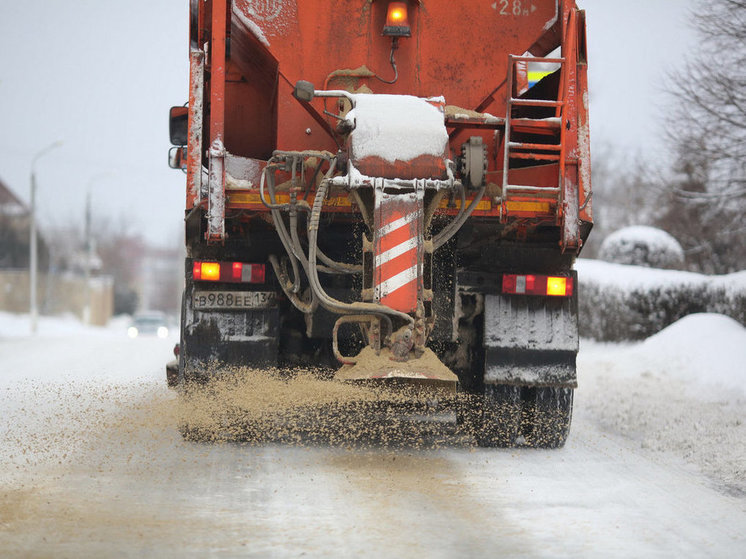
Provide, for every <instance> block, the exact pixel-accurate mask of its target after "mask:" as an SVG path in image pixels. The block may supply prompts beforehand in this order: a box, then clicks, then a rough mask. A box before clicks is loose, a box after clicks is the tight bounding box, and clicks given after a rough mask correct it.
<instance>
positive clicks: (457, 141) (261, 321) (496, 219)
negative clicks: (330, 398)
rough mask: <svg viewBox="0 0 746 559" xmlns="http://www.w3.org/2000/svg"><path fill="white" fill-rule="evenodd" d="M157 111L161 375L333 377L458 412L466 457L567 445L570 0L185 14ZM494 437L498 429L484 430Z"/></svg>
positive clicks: (573, 106) (577, 84) (325, 1)
mask: <svg viewBox="0 0 746 559" xmlns="http://www.w3.org/2000/svg"><path fill="white" fill-rule="evenodd" d="M190 15H191V19H190V21H191V25H190V54H189V56H190V69H191V72H190V90H189V100H188V104H187V105H186V106H182V107H174V108H173V109H172V111H171V139H172V143H173V144H174V147H173V148H172V150H171V152H170V157H169V161H170V164H171V166H172V167H175V168H181V169H183V170H184V171H185V172H186V218H185V222H186V248H187V260H186V267H185V280H186V287H185V291H184V298H183V308H182V317H181V321H182V323H181V343H180V351H179V373H178V376H177V377H176V378H175V380H174V382H176V383H179V384H184V383H188V382H192V381H196V380H200V379H203V378H205V376H206V375H208V370H209V365H210V364H211V363H214V362H221V363H225V364H228V365H236V364H237V365H249V366H258V367H263V366H274V365H280V366H292V365H303V364H314V365H318V364H326V365H332V364H336V366H337V367H338V368H339V369H338V372H337V376H336V378H338V379H339V380H342V381H350V382H351V381H363V380H364V381H367V382H379V381H380V382H387V381H414V382H417V383H420V384H425V385H428V384H432V385H434V386H439V387H441V388H442V387H445V388H450V389H456V387H458V389H459V390H462V391H467V392H470V393H473V394H475V395H476V396H478V397H477V398H474V399H473V400H472V401H474V402H476V403H475V404H474V406H475V409H472V410H469V412H470V413H467V414H464V416H465V417H469V418H470V419H471V420H473V421H476V422H477V424H478V425H477V427H478V428H477V432H478V433H479V435H478V437H479V441H480V443H482V444H484V445H490V446H493V445H501V446H512V445H516V444H526V445H531V446H546V447H555V446H561V445H562V444H564V442H565V439H566V437H567V434H568V431H569V425H570V416H571V412H572V395H573V390H574V388H575V387H576V373H575V356H576V353H577V350H578V327H577V285H576V283H577V278H576V275H575V272H574V271H573V270H572V265H573V262H574V260H575V258H576V256H577V255H578V253H579V252H580V250H581V247H582V245H583V241H584V240H585V239H586V237H587V236H588V234H589V232H590V229H591V227H592V213H591V185H590V153H589V137H588V107H587V100H588V94H587V68H586V48H585V14H584V12H583V11H581V10H578V9H577V7H576V6H575V4H574V2H573V1H571V0H515V1H512V0H511V1H501V2H487V1H485V2H468V3H463V2H445V1H436V0H421V1H403V2H394V1H391V2H388V1H384V0H365V1H362V0H303V2H300V1H296V0H274V1H265V0H262V1H260V0H234V1H233V2H227V1H225V0H204V1H196V0H193V1H192V2H191V8H190ZM498 426H499V428H498Z"/></svg>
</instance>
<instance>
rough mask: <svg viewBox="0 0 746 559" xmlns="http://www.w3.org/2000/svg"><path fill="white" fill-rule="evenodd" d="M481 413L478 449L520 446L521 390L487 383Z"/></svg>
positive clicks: (515, 387)
mask: <svg viewBox="0 0 746 559" xmlns="http://www.w3.org/2000/svg"><path fill="white" fill-rule="evenodd" d="M481 408H482V409H481V414H478V416H481V417H479V419H481V421H479V423H480V424H479V425H477V426H476V427H477V429H476V435H477V443H478V444H479V446H487V447H495V446H497V447H511V446H517V445H519V444H521V441H520V437H521V410H522V402H521V387H520V386H511V385H508V384H488V385H487V386H485V387H484V398H483V400H482V405H481Z"/></svg>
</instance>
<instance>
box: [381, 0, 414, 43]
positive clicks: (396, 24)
mask: <svg viewBox="0 0 746 559" xmlns="http://www.w3.org/2000/svg"><path fill="white" fill-rule="evenodd" d="M383 34H384V35H387V36H389V37H410V36H411V31H410V28H409V17H408V14H407V3H406V2H389V9H388V12H386V25H385V26H384V28H383Z"/></svg>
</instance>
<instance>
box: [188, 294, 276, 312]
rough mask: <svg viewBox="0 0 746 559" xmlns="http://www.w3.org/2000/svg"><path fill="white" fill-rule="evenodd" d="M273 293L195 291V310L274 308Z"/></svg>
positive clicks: (274, 297) (274, 298) (274, 296)
mask: <svg viewBox="0 0 746 559" xmlns="http://www.w3.org/2000/svg"><path fill="white" fill-rule="evenodd" d="M276 302H277V294H276V293H274V292H273V291H195V292H194V308H195V309H264V308H268V307H274V306H275V304H276Z"/></svg>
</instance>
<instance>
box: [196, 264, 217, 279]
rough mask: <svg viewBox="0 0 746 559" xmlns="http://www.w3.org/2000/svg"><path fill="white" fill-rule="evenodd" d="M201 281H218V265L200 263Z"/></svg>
mask: <svg viewBox="0 0 746 559" xmlns="http://www.w3.org/2000/svg"><path fill="white" fill-rule="evenodd" d="M201 279H203V280H208V281H218V280H219V279H220V264H219V263H218V262H202V277H201Z"/></svg>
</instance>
